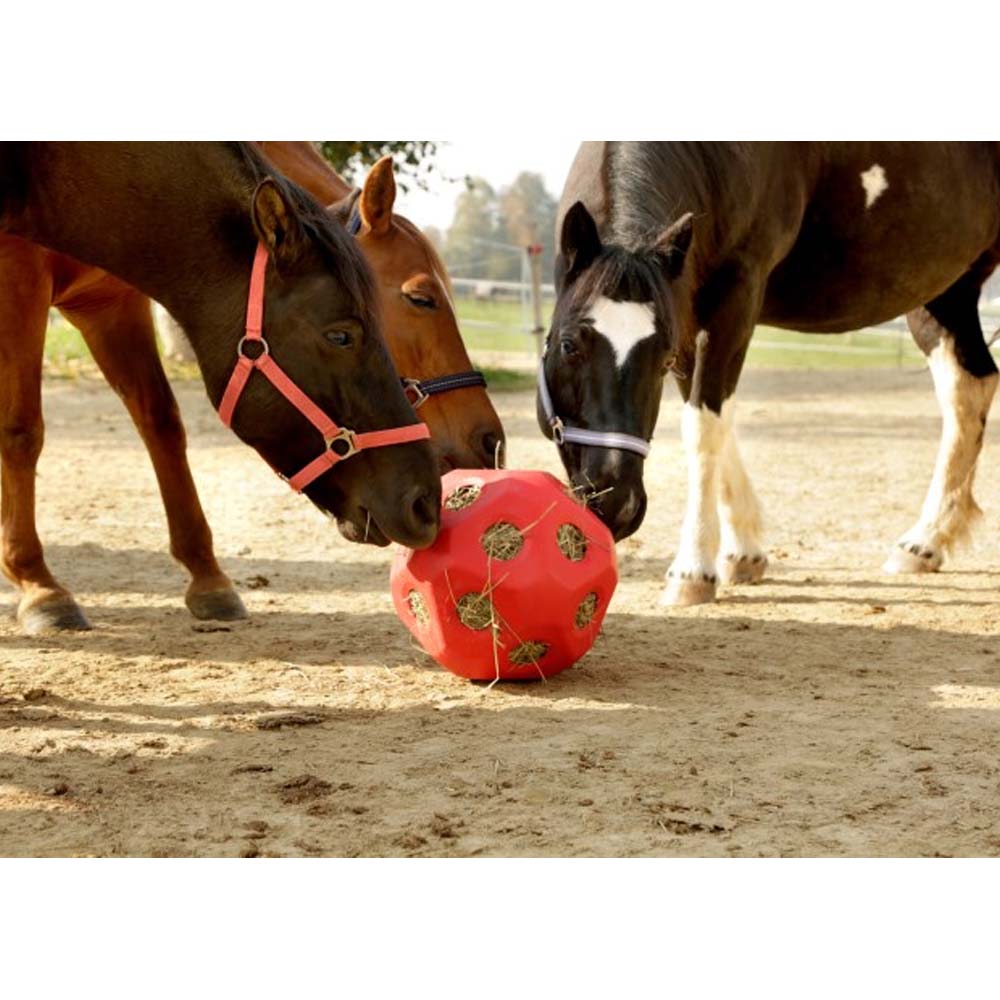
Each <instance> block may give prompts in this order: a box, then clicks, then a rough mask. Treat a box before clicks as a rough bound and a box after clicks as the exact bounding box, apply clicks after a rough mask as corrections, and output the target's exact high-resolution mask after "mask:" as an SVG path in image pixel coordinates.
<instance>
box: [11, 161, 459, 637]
mask: <svg viewBox="0 0 1000 1000" xmlns="http://www.w3.org/2000/svg"><path fill="white" fill-rule="evenodd" d="M0 232H3V233H6V234H8V235H7V236H6V237H4V238H3V240H2V242H0V290H2V294H0V303H2V306H3V308H2V310H0V459H2V475H3V479H2V521H3V546H4V547H3V557H2V568H3V570H4V572H5V574H6V575H7V576H8V577H9V578H10V579H12V580H13V581H14V582H15V583H16V584H17V585H18V586H19V587H20V589H21V591H22V599H21V602H20V605H19V610H18V613H19V618H20V620H21V622H22V624H23V626H24V627H25V628H26V629H27V630H29V631H36V630H38V629H40V628H45V627H52V626H54V627H63V628H73V627H86V620H85V618H84V617H83V615H82V613H81V612H80V610H79V608H78V607H77V605H76V603H75V601H74V600H73V598H72V596H71V595H70V593H69V592H68V591H67V590H66V589H65V588H63V587H62V586H61V585H60V584H59V583H58V582H57V581H56V580H55V579H54V578H53V577H52V575H51V573H50V572H49V570H48V568H47V566H46V565H45V561H44V557H43V554H42V548H41V544H40V542H39V540H38V536H37V533H36V531H35V525H34V476H35V465H36V463H37V459H38V455H39V453H40V451H41V446H42V420H41V405H40V371H41V358H42V346H43V339H44V329H45V317H46V315H47V312H48V308H49V305H50V303H52V302H53V301H58V302H59V304H60V307H61V308H62V309H63V311H64V312H65V313H66V315H67V316H68V317H69V318H70V320H71V321H72V322H73V323H74V325H76V326H78V327H79V328H80V330H81V331H82V332H83V334H84V336H85V337H86V338H87V341H88V344H89V346H90V348H91V350H92V351H93V352H94V355H95V358H96V359H97V361H98V363H99V364H100V365H101V368H102V369H103V371H104V372H105V374H106V375H107V377H108V379H109V381H110V382H111V384H112V385H113V386H114V387H115V388H116V389H117V390H118V391H119V392H120V393H121V394H122V395H123V396H124V397H125V401H126V404H127V405H128V407H129V410H130V412H131V413H132V415H133V417H134V418H135V419H136V422H137V424H138V425H139V429H140V432H141V433H142V435H143V438H144V440H145V441H146V444H147V447H148V448H149V450H150V454H151V456H152V458H153V462H154V466H155V468H156V473H157V477H158V480H159V482H160V486H161V490H162V492H163V494H164V499H165V503H166V507H167V511H168V518H169V521H170V533H171V550H172V552H173V553H174V554H175V556H177V558H178V559H180V561H181V562H183V563H184V564H185V565H186V566H187V567H188V568H189V570H190V571H191V573H192V577H193V579H192V584H191V587H189V591H188V595H187V603H188V606H189V607H190V608H191V610H192V611H193V612H194V613H195V614H196V615H199V616H201V617H236V616H239V615H241V614H244V613H245V612H244V611H243V608H242V604H241V602H240V601H239V597H238V596H237V595H236V593H235V591H233V589H232V586H231V584H230V582H229V581H228V579H227V578H226V577H225V575H224V574H222V572H221V571H220V570H219V567H218V565H217V563H216V561H215V556H214V554H213V552H212V543H211V533H210V531H209V529H208V526H207V524H205V521H204V516H203V515H202V513H201V509H200V506H199V504H198V500H197V495H196V494H195V491H194V486H193V483H192V482H191V478H190V472H189V471H188V469H187V464H186V461H185V459H184V457H183V452H184V433H183V428H182V426H181V423H180V420H179V416H178V414H177V409H176V404H175V402H174V400H173V396H172V394H171V393H170V390H169V387H168V386H167V384H166V381H165V379H164V378H163V373H162V369H161V367H160V364H159V360H158V359H157V357H156V351H155V343H154V341H153V340H152V332H151V327H150V326H149V323H148V314H149V310H148V303H147V302H143V301H142V296H141V294H140V291H133V290H131V289H129V290H126V291H124V292H123V289H122V285H121V283H120V282H114V283H113V284H112V288H111V291H112V292H113V294H112V295H111V296H110V297H109V298H104V297H103V296H102V294H101V285H102V282H104V281H106V280H107V278H108V276H107V275H103V274H101V273H100V272H99V271H96V270H95V269H94V267H89V268H87V267H84V266H82V265H80V264H77V263H76V261H77V260H81V261H86V262H87V264H88V265H94V266H96V267H99V268H102V269H106V270H107V271H110V272H112V273H114V274H116V275H117V276H119V277H120V278H121V279H123V280H124V281H127V282H128V283H129V284H130V285H131V286H134V288H135V289H138V290H141V293H145V294H147V295H149V296H151V297H153V298H155V299H157V300H158V301H160V302H162V303H163V304H164V305H165V306H166V307H167V308H168V309H169V310H170V312H171V313H172V314H173V315H174V316H175V317H177V318H178V320H179V321H180V322H181V323H182V325H183V326H184V328H185V330H186V332H187V334H188V336H189V337H190V339H191V342H192V344H193V346H194V349H195V352H196V354H197V357H198V363H199V366H200V368H201V371H202V375H203V377H204V380H205V385H206V389H207V390H208V394H209V397H210V399H211V400H212V402H213V404H214V405H216V406H218V404H219V402H220V399H221V397H222V394H223V390H224V389H225V386H226V384H227V382H228V379H229V376H230V373H231V372H232V369H233V366H234V362H235V359H236V350H237V343H238V341H239V340H240V337H241V335H242V332H243V323H244V318H245V314H246V303H247V294H248V293H247V290H248V285H249V277H250V267H251V263H252V260H253V256H254V250H255V247H256V245H257V244H258V242H263V243H264V245H266V246H267V248H268V249H269V252H270V264H269V266H268V270H267V280H266V303H267V304H266V312H265V334H266V336H267V339H268V341H269V343H270V345H271V350H272V352H273V354H274V356H275V358H276V360H277V361H278V362H279V363H280V365H281V366H282V367H283V368H284V369H285V370H286V371H287V372H288V373H289V375H290V376H291V377H292V379H293V380H294V381H295V382H296V383H297V385H298V386H299V387H300V388H301V389H302V390H303V391H304V392H305V393H306V394H307V395H308V396H310V397H311V398H312V399H313V400H314V401H315V402H316V403H317V404H318V405H319V406H320V407H321V408H322V409H323V410H325V411H326V412H327V413H329V414H330V415H331V416H333V417H334V418H335V419H336V420H337V422H338V423H340V424H341V425H342V426H347V427H351V428H353V429H355V430H357V431H369V430H377V429H382V428H388V427H396V426H405V425H411V424H413V423H414V422H415V417H414V413H413V410H412V408H411V407H410V405H409V403H408V401H407V399H406V396H405V395H404V393H403V390H402V388H401V386H400V383H399V379H398V376H397V375H396V372H395V370H394V369H393V367H392V365H391V363H390V361H389V358H388V355H387V353H386V350H385V345H384V342H383V340H382V335H381V321H380V318H379V312H378V301H377V296H376V292H375V288H374V285H373V282H372V278H371V274H370V271H369V269H368V267H367V265H366V264H365V262H364V260H363V258H362V257H361V255H360V253H359V251H358V249H357V247H356V246H355V243H354V240H353V239H351V238H350V237H349V236H348V235H347V234H346V233H345V232H344V231H343V229H342V228H341V227H340V226H338V225H336V224H335V223H334V222H333V221H332V220H331V219H330V217H329V215H327V213H326V212H325V211H324V210H323V208H322V207H321V206H320V205H319V204H318V203H317V202H316V201H315V200H314V199H313V198H312V197H311V196H310V195H309V194H307V193H306V192H305V191H303V190H302V189H301V188H299V187H297V186H296V185H294V184H292V183H289V182H288V181H287V180H285V179H284V178H282V177H281V176H280V175H278V174H276V173H275V172H274V170H273V169H272V168H271V167H270V166H269V165H268V163H267V162H266V161H265V160H264V159H263V158H262V157H261V156H260V154H259V153H258V152H256V151H255V150H253V149H252V148H250V147H249V146H247V145H245V144H239V143H231V144H223V143H171V144H155V143H118V144H108V143H104V144H87V143H80V144H74V143H6V144H0ZM28 241H30V242H28ZM53 251H57V252H58V253H53ZM67 255H69V256H67ZM104 290H105V291H107V290H108V289H107V288H105V289H104ZM137 300H138V301H137ZM140 315H141V316H143V317H145V319H144V320H142V321H140V322H135V321H134V319H135V317H136V316H140ZM233 427H234V430H235V431H236V433H237V434H238V435H239V436H240V437H241V438H242V439H243V440H244V441H245V442H246V443H248V444H250V445H251V446H252V447H254V448H255V449H256V450H257V451H258V452H259V453H260V454H261V455H262V456H263V457H264V458H265V459H266V460H267V461H268V462H269V463H270V464H271V466H272V467H274V468H275V469H276V470H278V471H279V472H281V473H283V474H285V475H291V474H292V473H294V472H295V471H296V470H298V469H300V468H302V467H303V466H304V465H306V464H307V463H308V462H310V461H311V460H312V459H314V458H315V457H316V454H317V452H318V451H322V449H323V447H324V442H323V441H322V440H321V439H320V435H319V434H318V432H316V431H315V430H314V429H313V428H312V427H311V426H310V425H309V424H308V423H307V421H306V420H305V419H304V418H303V417H302V415H301V414H300V413H299V412H298V411H296V410H295V409H294V408H293V407H292V406H291V405H289V404H288V403H287V402H286V400H285V399H284V398H283V397H282V396H281V395H279V394H278V393H277V392H276V391H275V390H274V389H273V388H272V387H271V386H270V384H269V383H267V382H266V381H265V380H264V379H262V378H252V379H251V381H250V383H249V385H248V388H247V390H246V392H245V394H244V396H243V398H242V399H241V401H240V404H239V407H238V408H237V411H236V415H235V419H234V423H233ZM305 492H306V494H307V496H309V498H310V499H311V500H312V501H313V502H314V503H315V504H316V505H317V506H318V507H319V508H320V509H322V510H324V511H326V512H328V513H329V514H330V515H331V516H333V517H335V518H336V519H337V521H338V524H339V526H340V529H341V532H342V533H343V534H344V535H345V537H347V538H349V539H352V540H355V541H361V540H366V541H372V542H375V543H379V544H385V543H387V542H388V540H389V539H396V540H398V541H400V542H403V543H405V544H411V545H425V544H427V543H429V542H430V541H431V540H432V539H433V538H434V536H435V534H436V530H437V523H438V502H439V496H440V483H439V479H438V474H437V462H436V460H435V459H434V456H433V453H432V450H431V448H430V446H429V445H428V444H427V443H426V442H415V443H411V444H407V445H394V446H390V447H385V448H377V449H372V450H368V451H364V452H361V453H360V454H357V455H355V456H353V457H351V458H350V460H349V461H345V462H343V463H342V464H340V465H339V466H338V467H337V468H336V469H335V470H334V471H332V472H329V473H327V474H325V475H323V476H322V477H321V478H319V479H317V480H316V481H315V482H314V483H312V485H310V486H309V487H308V488H307V489H306V491H305ZM192 511H193V512H194V513H195V516H194V518H193V520H192V521H191V522H188V521H187V520H186V516H187V514H189V513H190V512H192Z"/></svg>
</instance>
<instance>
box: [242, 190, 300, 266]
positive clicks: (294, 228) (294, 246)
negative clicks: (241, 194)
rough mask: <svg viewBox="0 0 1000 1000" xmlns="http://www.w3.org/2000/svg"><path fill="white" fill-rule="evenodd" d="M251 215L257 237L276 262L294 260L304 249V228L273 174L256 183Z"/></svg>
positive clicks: (284, 262) (286, 263)
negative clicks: (302, 244) (302, 247)
mask: <svg viewBox="0 0 1000 1000" xmlns="http://www.w3.org/2000/svg"><path fill="white" fill-rule="evenodd" d="M250 217H251V219H252V220H253V227H254V229H256V230H257V237H258V239H260V240H261V242H262V243H263V244H264V246H266V247H267V249H268V252H269V253H270V254H271V256H272V257H273V258H274V262H275V265H276V266H278V267H282V266H288V265H290V264H293V263H294V262H295V260H296V259H297V258H298V255H299V251H300V249H301V240H302V228H301V227H300V226H299V221H298V219H297V218H296V216H295V213H294V212H293V211H292V208H291V206H289V204H288V202H287V201H285V196H284V194H282V192H281V189H280V188H279V187H278V185H277V184H276V183H275V182H274V180H273V179H272V178H270V177H265V178H264V180H262V181H261V182H260V183H259V184H258V185H257V188H256V190H255V191H254V193H253V199H252V201H251V203H250Z"/></svg>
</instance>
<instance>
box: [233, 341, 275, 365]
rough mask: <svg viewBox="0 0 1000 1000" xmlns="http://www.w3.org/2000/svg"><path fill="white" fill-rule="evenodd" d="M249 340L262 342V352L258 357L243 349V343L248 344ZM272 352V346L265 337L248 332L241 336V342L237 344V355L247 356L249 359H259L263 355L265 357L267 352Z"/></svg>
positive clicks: (255, 342)
mask: <svg viewBox="0 0 1000 1000" xmlns="http://www.w3.org/2000/svg"><path fill="white" fill-rule="evenodd" d="M248 340H249V341H250V342H251V343H254V344H260V346H261V348H262V350H261V352H260V354H258V355H257V357H255V358H251V357H250V355H249V354H247V353H246V351H245V350H244V349H243V345H244V344H246V342H247V341H248ZM270 353H271V348H270V346H269V345H268V343H267V341H266V340H265V339H264V338H263V337H251V336H249V335H247V334H244V335H243V336H242V337H240V342H239V343H238V344H237V345H236V356H237V357H239V358H246V359H247V361H259V360H260V359H261V358H262V357H264V355H265V354H270Z"/></svg>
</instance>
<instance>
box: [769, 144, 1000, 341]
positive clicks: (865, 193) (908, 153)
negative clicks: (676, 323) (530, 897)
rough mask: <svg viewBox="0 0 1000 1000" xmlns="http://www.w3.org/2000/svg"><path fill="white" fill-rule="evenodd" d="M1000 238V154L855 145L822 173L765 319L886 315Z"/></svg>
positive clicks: (959, 270) (844, 324)
mask: <svg viewBox="0 0 1000 1000" xmlns="http://www.w3.org/2000/svg"><path fill="white" fill-rule="evenodd" d="M878 146H881V148H873V147H878ZM915 147H916V148H915ZM876 168H877V169H876ZM998 247H1000V179H998V168H997V160H996V155H995V153H994V155H992V156H990V155H989V153H988V150H986V149H984V148H982V147H973V146H971V144H970V145H969V146H959V145H956V144H952V145H948V144H912V145H911V144H859V145H858V146H857V147H854V146H853V144H852V148H851V149H850V150H849V153H848V155H845V156H844V157H843V159H842V160H841V161H840V162H836V163H832V164H830V165H829V167H828V169H827V170H826V171H825V172H824V175H823V179H822V180H821V182H820V183H819V184H818V186H817V190H816V192H815V194H814V195H813V197H812V198H811V200H810V201H809V203H808V204H807V206H806V210H805V213H804V217H803V220H802V224H801V227H800V231H799V234H798V237H797V239H796V241H795V243H794V244H793V246H792V249H791V251H790V252H789V253H788V255H787V256H786V257H785V258H784V260H782V261H781V262H780V264H779V265H778V266H777V267H776V268H775V269H774V270H773V271H772V273H771V275H770V277H769V279H768V283H767V287H766V290H765V296H764V306H763V310H762V314H761V321H762V322H766V323H771V324H773V325H777V326H786V327H792V328H796V329H799V330H803V331H806V332H811V331H812V332H830V333H832V332H840V331H845V330H854V329H858V328H859V327H864V326H869V325H872V324H876V323H881V322H884V321H885V320H888V319H892V318H893V317H895V316H899V315H901V314H902V313H904V312H906V311H908V310H910V309H914V308H916V307H917V306H920V305H923V304H924V303H926V302H928V301H929V300H931V299H933V298H934V297H935V296H937V295H939V294H940V293H941V292H943V291H944V290H945V289H946V288H948V287H949V286H950V285H952V284H953V283H954V282H955V281H956V280H957V279H958V278H959V277H961V275H962V274H964V273H965V271H966V270H968V268H969V267H970V265H971V264H973V263H974V262H975V261H976V260H977V259H978V258H979V257H980V256H981V255H982V254H983V253H984V251H987V250H990V249H991V248H998Z"/></svg>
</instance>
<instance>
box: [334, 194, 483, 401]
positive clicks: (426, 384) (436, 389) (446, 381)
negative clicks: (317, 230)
mask: <svg viewBox="0 0 1000 1000" xmlns="http://www.w3.org/2000/svg"><path fill="white" fill-rule="evenodd" d="M347 231H348V232H349V233H350V234H351V235H352V236H357V235H358V233H359V232H361V213H360V212H359V211H358V203H357V201H355V203H354V208H353V209H352V210H351V217H350V219H348V222H347ZM399 381H400V382H402V383H403V391H404V392H405V393H406V398H407V399H408V400H409V401H410V406H412V407H413V409H415V410H416V409H417V408H418V407H420V406H422V405H423V404H424V403H426V402H427V399H428V397H430V396H437V395H438V394H440V393H442V392H451V391H452V389H485V388H486V376H485V375H484V374H483V373H482V372H481V371H478V370H476V369H475V368H473V369H471V370H470V371H467V372H455V374H454V375H438V376H436V377H435V378H425V379H418V378H400V380H399Z"/></svg>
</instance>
